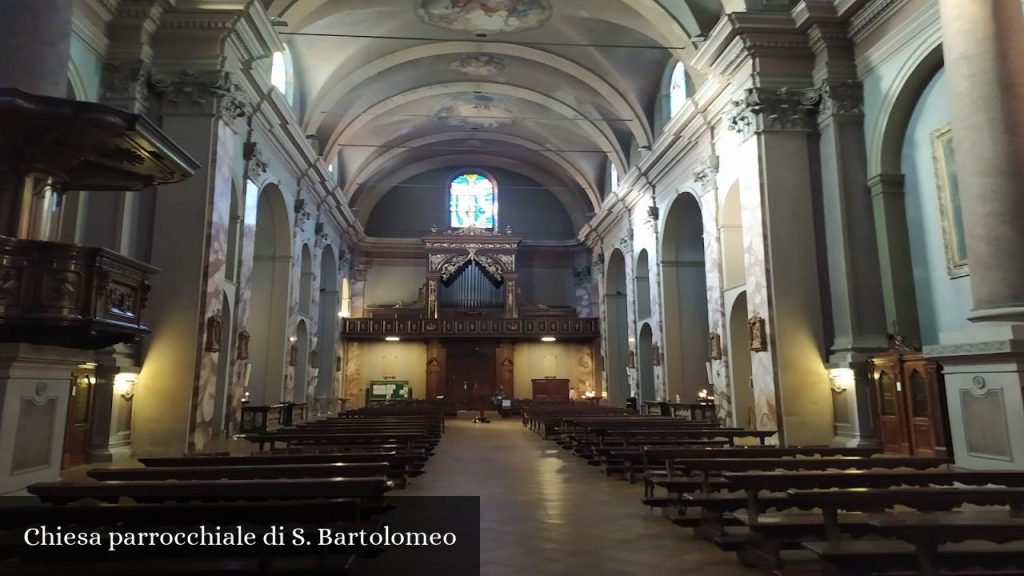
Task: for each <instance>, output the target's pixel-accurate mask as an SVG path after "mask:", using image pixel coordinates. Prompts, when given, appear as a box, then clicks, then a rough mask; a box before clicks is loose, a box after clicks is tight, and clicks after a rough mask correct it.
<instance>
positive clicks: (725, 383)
mask: <svg viewBox="0 0 1024 576" xmlns="http://www.w3.org/2000/svg"><path fill="white" fill-rule="evenodd" d="M700 207H701V215H702V218H703V220H704V222H703V228H704V272H705V278H706V282H707V298H708V329H709V331H711V332H716V333H718V335H719V336H721V337H722V338H723V339H724V338H725V332H726V330H725V302H724V300H723V298H722V241H721V237H720V236H719V231H718V186H717V183H715V184H712V185H711V186H709V187H708V188H707V189H706V190H705V191H704V193H703V194H702V195H701V196H700ZM726 348H727V347H726V346H724V345H723V346H722V358H721V359H718V360H710V362H711V383H712V386H713V388H714V390H713V392H714V397H715V411H716V416H718V418H719V420H721V421H723V422H728V421H729V420H730V419H731V418H732V394H731V393H730V387H729V363H728V362H729V360H728V351H727V350H726Z"/></svg>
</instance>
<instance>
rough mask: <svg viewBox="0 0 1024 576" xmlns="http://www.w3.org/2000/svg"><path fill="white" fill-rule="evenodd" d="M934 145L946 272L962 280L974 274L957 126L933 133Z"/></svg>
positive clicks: (933, 158) (943, 128)
mask: <svg viewBox="0 0 1024 576" xmlns="http://www.w3.org/2000/svg"><path fill="white" fill-rule="evenodd" d="M931 144H932V163H933V164H934V167H935V187H936V189H937V190H938V194H939V216H940V218H941V219H942V241H943V246H944V247H945V253H946V271H947V272H948V273H949V277H950V278H960V277H963V276H967V275H968V274H970V270H969V269H968V267H967V235H966V233H965V231H964V215H963V208H962V204H961V202H960V186H959V182H958V181H957V173H956V161H955V159H954V156H953V127H952V126H951V125H949V124H946V125H945V126H943V127H941V128H938V129H937V130H934V131H932V133H931Z"/></svg>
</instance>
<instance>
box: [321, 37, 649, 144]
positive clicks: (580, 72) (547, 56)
mask: <svg viewBox="0 0 1024 576" xmlns="http://www.w3.org/2000/svg"><path fill="white" fill-rule="evenodd" d="M468 53H485V54H499V55H502V56H511V57H514V58H523V59H524V60H531V61H534V62H537V63H539V64H544V65H546V66H550V67H551V68H554V69H555V70H559V71H563V72H565V73H566V74H568V75H570V76H572V77H573V78H576V79H578V80H580V81H581V82H583V83H584V84H586V85H587V86H588V87H590V88H591V89H593V90H594V91H595V92H597V93H598V94H600V95H601V96H602V97H604V98H605V100H607V102H608V103H609V104H610V105H611V107H612V109H614V110H615V111H616V113H617V114H619V115H620V116H621V117H623V118H631V119H632V120H633V122H630V123H629V125H630V126H629V127H630V129H631V130H632V132H633V137H634V138H635V139H636V140H637V142H640V144H641V145H645V146H646V145H650V143H651V142H652V141H653V135H652V133H651V130H650V126H648V124H647V122H646V121H645V117H646V115H645V114H644V112H643V106H641V105H640V103H639V102H637V101H636V100H630V99H629V94H628V93H623V92H621V91H619V90H618V89H617V88H615V86H613V85H612V84H610V83H609V82H607V81H606V80H604V79H603V78H602V77H601V76H600V75H598V74H595V73H594V72H592V71H590V70H588V69H586V68H584V67H583V66H580V65H579V64H576V63H575V62H573V61H571V60H567V59H565V58H562V57H561V56H558V55H557V54H553V53H551V52H546V51H543V50H538V49H536V48H530V47H527V46H517V45H515V44H502V43H493V44H487V45H485V46H481V45H480V44H479V43H477V42H437V43H432V44H426V45H422V46H415V47H413V48H407V49H405V50H400V51H398V52H395V53H393V54H389V55H387V56H384V57H382V58H378V59H376V60H373V61H372V62H370V63H368V64H366V65H364V66H363V67H361V68H359V69H358V70H354V71H348V70H345V69H343V68H338V69H337V70H335V71H334V73H333V74H332V75H331V77H330V78H329V79H328V80H327V81H326V82H324V86H325V87H326V88H324V89H322V90H320V91H319V93H318V94H317V96H316V97H315V98H314V100H313V103H312V105H311V106H310V107H309V112H307V115H306V118H305V120H304V122H303V124H304V126H305V129H306V131H308V132H313V131H315V130H316V129H317V128H318V127H319V124H320V122H321V121H322V120H323V115H322V114H320V111H321V110H327V109H328V108H329V107H330V106H332V105H334V103H336V102H338V101H339V100H340V99H341V98H342V97H344V96H345V95H346V94H348V93H350V92H351V91H352V90H353V89H355V88H356V87H357V86H358V85H359V84H360V83H362V82H364V81H366V80H367V79H369V78H372V77H374V76H377V75H379V74H383V73H385V72H386V71H387V70H389V69H391V68H395V67H397V66H401V65H402V64H405V63H407V62H412V61H414V60H419V59H424V58H432V57H436V56H445V55H450V54H468Z"/></svg>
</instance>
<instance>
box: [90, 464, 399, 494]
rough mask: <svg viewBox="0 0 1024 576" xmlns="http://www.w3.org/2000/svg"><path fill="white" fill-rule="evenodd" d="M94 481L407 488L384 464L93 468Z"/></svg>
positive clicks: (91, 471)
mask: <svg viewBox="0 0 1024 576" xmlns="http://www.w3.org/2000/svg"><path fill="white" fill-rule="evenodd" d="M86 474H87V475H88V476H89V477H90V478H93V479H95V480H99V481H101V482H106V481H130V482H165V481H168V480H176V481H192V480H271V479H285V478H366V477H369V476H386V477H387V478H388V480H390V481H392V482H394V483H395V487H396V488H404V487H405V485H406V476H405V472H404V471H402V470H394V469H392V468H391V465H390V464H388V463H387V462H365V463H348V464H345V463H334V464H276V465H268V464H258V465H253V466H166V467H159V468H93V469H91V470H89V471H88V472H86Z"/></svg>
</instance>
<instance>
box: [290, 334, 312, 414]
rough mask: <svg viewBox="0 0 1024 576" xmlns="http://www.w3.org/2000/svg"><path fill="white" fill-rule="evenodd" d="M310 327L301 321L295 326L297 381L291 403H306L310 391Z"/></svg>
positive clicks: (293, 388)
mask: <svg viewBox="0 0 1024 576" xmlns="http://www.w3.org/2000/svg"><path fill="white" fill-rule="evenodd" d="M309 344H310V343H309V326H307V325H306V321H305V320H304V319H300V320H299V322H298V324H296V326H295V347H296V349H297V353H296V355H295V380H294V383H293V386H292V398H291V401H292V402H295V403H296V404H299V403H302V402H306V400H307V393H308V391H309V350H310V347H309Z"/></svg>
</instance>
